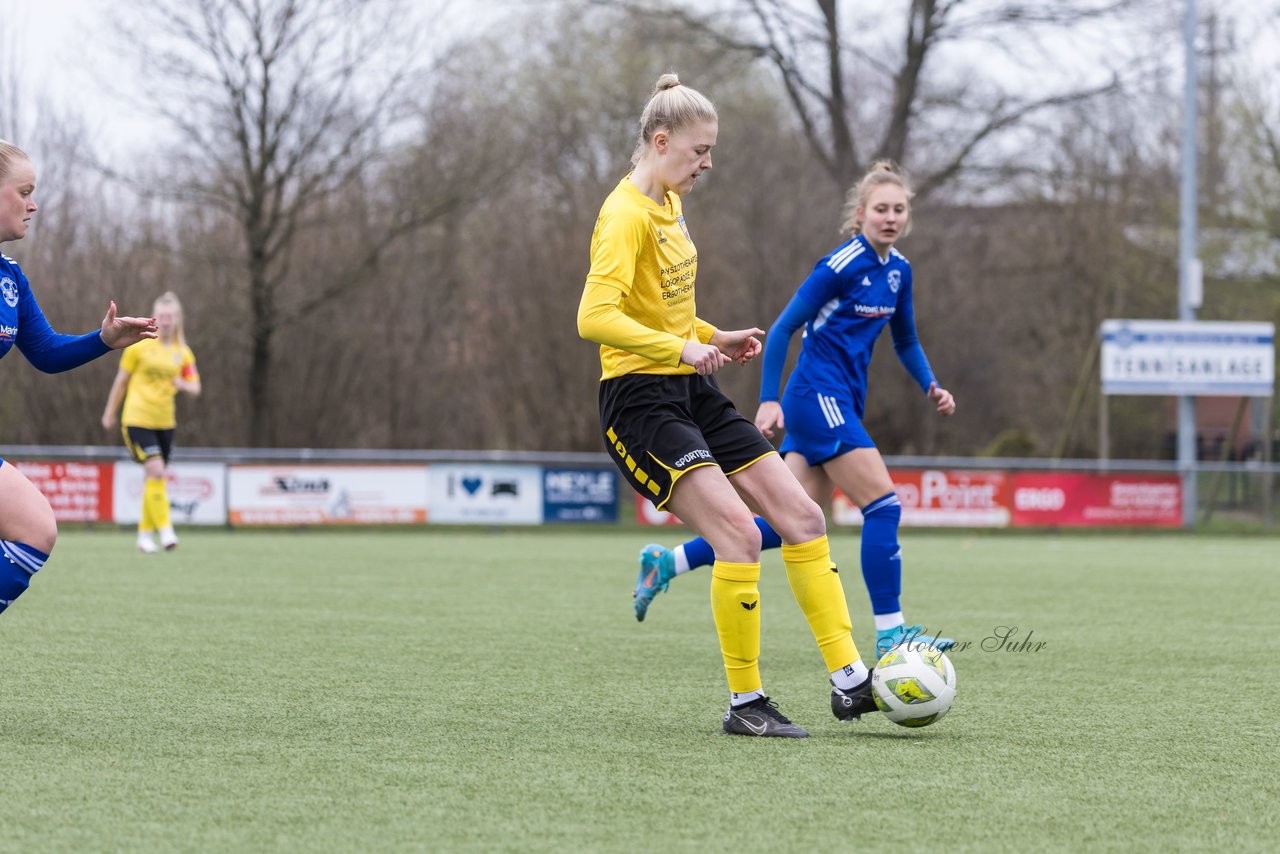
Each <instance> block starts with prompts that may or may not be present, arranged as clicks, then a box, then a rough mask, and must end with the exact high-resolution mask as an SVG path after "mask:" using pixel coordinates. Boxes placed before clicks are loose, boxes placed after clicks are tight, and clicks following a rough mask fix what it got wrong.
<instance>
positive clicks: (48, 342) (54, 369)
mask: <svg viewBox="0 0 1280 854" xmlns="http://www.w3.org/2000/svg"><path fill="white" fill-rule="evenodd" d="M18 288H19V296H18V298H19V303H18V335H17V339H16V343H17V345H18V349H19V350H21V351H22V355H24V356H26V357H27V361H28V362H30V363H31V364H33V365H35V367H36V368H37V370H41V371H44V372H45V373H46V374H57V373H61V372H62V371H69V370H71V369H72V368H78V367H80V366H81V365H83V364H84V363H85V362H91V361H93V360H94V359H96V358H98V357H99V356H103V355H105V354H107V353H109V352H111V348H110V347H108V346H107V345H106V342H104V341H103V340H102V335H101V334H100V332H99V331H98V330H94V331H93V332H86V333H85V334H84V335H63V334H61V333H59V332H55V331H54V330H53V327H52V326H50V325H49V321H48V320H47V319H46V318H45V316H44V312H43V311H41V310H40V304H39V303H38V302H36V297H35V294H33V293H32V292H31V286H30V285H29V284H28V283H27V278H26V276H21V277H19V280H18Z"/></svg>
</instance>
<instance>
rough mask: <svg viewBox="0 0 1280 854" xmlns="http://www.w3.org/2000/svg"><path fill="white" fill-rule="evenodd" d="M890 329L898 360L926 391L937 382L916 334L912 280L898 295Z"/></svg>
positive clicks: (890, 321) (890, 320)
mask: <svg viewBox="0 0 1280 854" xmlns="http://www.w3.org/2000/svg"><path fill="white" fill-rule="evenodd" d="M889 331H890V332H891V333H892V334H893V352H895V353H897V354H898V361H900V362H902V366H903V367H904V368H906V369H907V372H908V373H909V374H911V376H912V378H914V379H915V381H916V383H918V384H919V386H920V388H921V389H923V390H924V391H925V392H928V391H929V386H930V385H932V384H933V383H935V382H937V381H938V379H937V377H935V376H934V375H933V368H931V367H929V359H928V358H927V357H926V356H925V354H924V347H922V346H920V338H919V336H918V335H916V311H915V306H914V305H913V303H912V301H911V282H910V281H908V282H907V283H906V284H905V285H904V286H903V288H902V294H901V295H900V296H899V297H898V308H897V311H895V312H894V313H893V317H891V318H890V319H889Z"/></svg>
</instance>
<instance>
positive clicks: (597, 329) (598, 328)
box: [578, 311, 605, 344]
mask: <svg viewBox="0 0 1280 854" xmlns="http://www.w3.org/2000/svg"><path fill="white" fill-rule="evenodd" d="M604 329H605V324H604V323H603V322H601V319H600V316H599V313H598V312H593V311H580V312H578V336H579V337H580V338H584V339H586V340H587V341H591V342H593V343H596V344H599V343H600V340H601V338H602V337H603V336H604V334H605V332H604Z"/></svg>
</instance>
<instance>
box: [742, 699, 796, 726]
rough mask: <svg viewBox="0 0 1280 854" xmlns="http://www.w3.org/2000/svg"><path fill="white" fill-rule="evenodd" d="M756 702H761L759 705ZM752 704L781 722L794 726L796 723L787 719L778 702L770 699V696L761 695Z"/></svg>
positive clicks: (764, 713)
mask: <svg viewBox="0 0 1280 854" xmlns="http://www.w3.org/2000/svg"><path fill="white" fill-rule="evenodd" d="M756 703H759V705H756ZM750 705H751V706H752V707H753V708H754V709H755V710H756V711H758V712H760V713H761V714H762V715H768V716H769V717H771V718H773V719H774V720H775V721H777V722H778V723H780V724H786V725H787V726H794V724H792V723H791V721H790V720H788V719H787V716H786V715H784V714H783V713H782V712H781V711H779V710H778V704H777V703H775V702H774V701H773V700H770V699H769V698H768V697H761V698H760V699H759V700H757V701H756V702H755V703H751V704H750Z"/></svg>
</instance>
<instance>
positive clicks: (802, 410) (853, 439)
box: [779, 385, 876, 466]
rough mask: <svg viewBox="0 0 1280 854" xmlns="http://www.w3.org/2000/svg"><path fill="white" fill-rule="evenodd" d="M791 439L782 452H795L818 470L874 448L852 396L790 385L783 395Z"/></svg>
mask: <svg viewBox="0 0 1280 854" xmlns="http://www.w3.org/2000/svg"><path fill="white" fill-rule="evenodd" d="M782 415H783V418H784V419H785V422H786V428H787V435H786V436H785V437H784V438H783V440H782V447H781V448H779V452H780V453H781V454H782V455H783V456H786V455H787V454H788V453H791V452H793V451H794V452H795V453H798V454H800V455H801V456H802V457H804V458H805V460H807V461H808V463H809V465H811V466H816V465H821V464H822V463H825V462H827V461H828V460H832V459H835V458H836V457H838V456H841V455H842V454H847V453H849V452H850V451H852V450H855V449H857V448H874V447H875V446H876V443H875V442H873V441H871V436H870V434H868V433H867V429H866V428H865V427H863V426H862V420H861V415H862V412H861V407H859V406H857V405H856V404H855V403H854V400H853V397H852V396H851V395H850V394H849V393H848V392H835V393H828V392H826V391H817V390H815V389H812V388H808V387H805V386H799V387H795V386H793V385H788V386H787V390H786V392H785V393H784V394H783V395H782Z"/></svg>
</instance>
